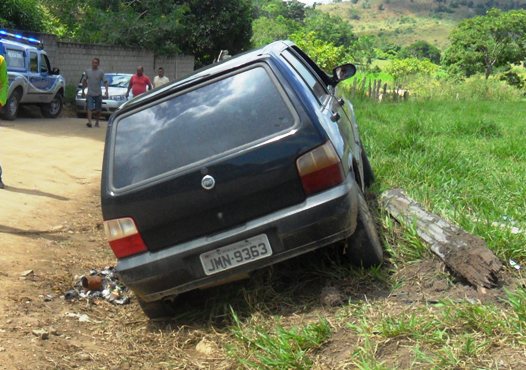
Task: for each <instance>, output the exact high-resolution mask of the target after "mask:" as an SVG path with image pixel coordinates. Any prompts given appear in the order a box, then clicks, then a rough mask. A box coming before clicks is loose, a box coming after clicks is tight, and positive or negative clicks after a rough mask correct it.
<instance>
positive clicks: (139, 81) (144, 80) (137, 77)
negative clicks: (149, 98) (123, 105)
mask: <svg viewBox="0 0 526 370" xmlns="http://www.w3.org/2000/svg"><path fill="white" fill-rule="evenodd" d="M146 87H148V90H151V89H152V88H153V87H152V83H151V82H150V78H149V77H148V76H146V75H145V74H144V68H143V67H142V66H139V67H137V73H135V74H134V75H133V76H132V77H131V79H130V83H129V85H128V91H126V98H127V97H128V96H130V90H131V91H132V94H133V96H137V95H141V94H142V93H144V92H146Z"/></svg>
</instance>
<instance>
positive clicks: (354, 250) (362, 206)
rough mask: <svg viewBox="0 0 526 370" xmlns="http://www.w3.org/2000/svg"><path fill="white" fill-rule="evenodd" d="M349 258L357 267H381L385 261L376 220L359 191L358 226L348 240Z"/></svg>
mask: <svg viewBox="0 0 526 370" xmlns="http://www.w3.org/2000/svg"><path fill="white" fill-rule="evenodd" d="M347 256H348V258H349V259H350V261H351V262H352V263H353V264H354V265H357V266H363V267H371V266H377V265H380V264H381V263H382V262H383V259H384V253H383V250H382V244H381V242H380V238H379V237H378V233H377V231H376V225H375V224H374V219H373V216H372V214H371V211H370V210H369V206H368V205H367V201H366V200H365V198H364V196H363V194H362V192H361V191H358V224H357V226H356V230H355V231H354V234H353V235H352V236H351V237H350V238H349V240H347Z"/></svg>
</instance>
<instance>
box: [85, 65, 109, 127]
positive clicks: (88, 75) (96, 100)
mask: <svg viewBox="0 0 526 370" xmlns="http://www.w3.org/2000/svg"><path fill="white" fill-rule="evenodd" d="M99 65H100V59H99V58H93V59H92V60H91V68H90V69H87V70H86V71H85V72H84V78H83V79H82V87H83V89H82V95H83V96H84V88H86V87H87V88H88V94H87V96H86V103H87V108H88V123H86V126H88V127H91V117H92V115H93V112H95V127H99V117H100V111H101V109H102V84H103V83H104V87H105V88H106V94H105V97H108V81H106V80H105V79H104V71H103V70H102V69H100V68H99Z"/></svg>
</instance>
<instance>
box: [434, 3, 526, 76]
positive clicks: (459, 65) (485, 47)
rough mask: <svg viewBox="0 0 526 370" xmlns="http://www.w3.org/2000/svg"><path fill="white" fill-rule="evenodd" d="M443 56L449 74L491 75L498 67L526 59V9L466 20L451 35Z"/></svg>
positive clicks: (498, 12)
mask: <svg viewBox="0 0 526 370" xmlns="http://www.w3.org/2000/svg"><path fill="white" fill-rule="evenodd" d="M450 41H451V46H450V47H449V48H448V49H447V50H446V52H445V55H444V60H443V62H444V64H445V65H447V66H448V68H449V71H450V73H452V74H457V75H463V76H471V75H473V74H475V73H478V72H483V73H484V74H485V76H486V78H488V77H489V76H490V75H491V74H492V73H493V71H494V68H495V67H499V66H504V65H507V64H509V63H518V62H520V61H522V60H524V59H525V58H526V11H525V10H513V11H509V12H501V11H500V10H496V9H494V10H491V11H490V12H488V14H487V15H486V16H480V17H475V18H471V19H467V20H464V21H463V22H461V23H460V24H459V25H458V27H457V28H456V29H455V30H454V31H453V32H452V33H451V35H450Z"/></svg>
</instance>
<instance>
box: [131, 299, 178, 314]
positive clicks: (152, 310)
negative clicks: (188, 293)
mask: <svg viewBox="0 0 526 370" xmlns="http://www.w3.org/2000/svg"><path fill="white" fill-rule="evenodd" d="M137 301H138V302H139V305H140V306H141V308H142V310H143V312H144V314H145V315H146V316H148V317H149V318H150V319H162V318H164V317H170V316H172V315H173V313H174V312H173V309H172V307H171V306H170V304H169V303H167V302H164V301H153V302H146V301H143V300H142V299H140V298H139V297H137Z"/></svg>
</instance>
